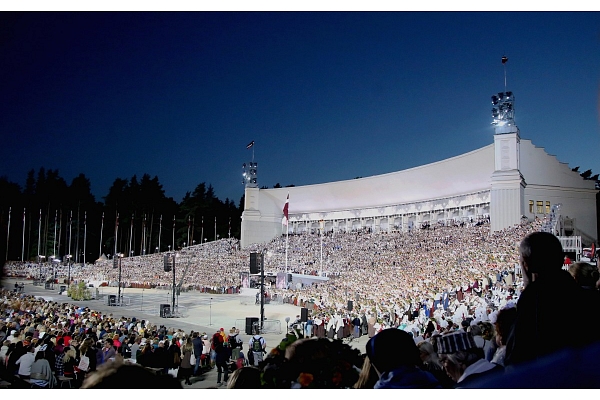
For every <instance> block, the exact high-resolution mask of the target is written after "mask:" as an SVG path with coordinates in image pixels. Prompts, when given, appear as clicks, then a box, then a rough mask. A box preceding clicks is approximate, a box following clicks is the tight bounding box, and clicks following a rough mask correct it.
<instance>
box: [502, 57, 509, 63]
mask: <svg viewBox="0 0 600 400" xmlns="http://www.w3.org/2000/svg"><path fill="white" fill-rule="evenodd" d="M507 61H508V57H506V56H502V64H506V62H507Z"/></svg>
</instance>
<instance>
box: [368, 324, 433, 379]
mask: <svg viewBox="0 0 600 400" xmlns="http://www.w3.org/2000/svg"><path fill="white" fill-rule="evenodd" d="M366 349H367V356H368V357H369V360H370V361H371V365H372V366H373V367H374V368H375V371H376V372H377V375H379V380H378V381H377V382H376V383H375V386H374V387H373V388H374V389H441V388H442V386H441V385H440V383H439V381H438V380H437V379H436V378H435V377H434V376H433V375H432V374H431V373H429V372H426V371H423V370H422V369H420V368H419V367H418V366H419V365H421V358H420V356H419V349H418V348H417V345H416V344H415V341H414V340H413V338H412V336H411V335H410V334H409V333H408V332H405V331H403V330H400V329H394V328H390V329H384V330H383V331H381V332H379V333H377V334H376V335H375V336H373V337H372V338H371V339H369V341H368V342H367V346H366Z"/></svg>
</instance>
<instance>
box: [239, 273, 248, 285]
mask: <svg viewBox="0 0 600 400" xmlns="http://www.w3.org/2000/svg"><path fill="white" fill-rule="evenodd" d="M240 280H241V281H242V287H243V288H249V287H250V273H249V272H240Z"/></svg>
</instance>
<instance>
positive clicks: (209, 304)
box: [208, 297, 213, 326]
mask: <svg viewBox="0 0 600 400" xmlns="http://www.w3.org/2000/svg"><path fill="white" fill-rule="evenodd" d="M212 299H213V298H212V297H211V298H210V303H208V308H209V318H210V319H209V320H208V321H209V322H208V326H212Z"/></svg>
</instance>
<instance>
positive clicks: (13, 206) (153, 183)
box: [0, 168, 244, 263]
mask: <svg viewBox="0 0 600 400" xmlns="http://www.w3.org/2000/svg"><path fill="white" fill-rule="evenodd" d="M243 206H244V197H243V196H242V198H241V199H240V201H239V204H238V205H237V206H236V204H235V203H234V201H233V200H230V199H228V198H227V199H225V200H224V201H223V200H220V199H219V198H218V197H217V196H216V195H215V193H214V189H213V187H212V185H210V184H209V185H207V184H206V183H204V182H203V183H200V184H198V185H197V186H196V188H195V189H194V190H193V191H192V192H187V193H186V195H185V196H184V198H183V200H182V201H181V202H180V203H178V202H176V201H175V200H173V198H172V197H167V196H165V191H164V189H163V186H162V184H161V183H160V181H159V179H158V177H156V176H155V177H154V178H151V177H150V175H148V174H144V175H143V176H142V177H141V179H140V178H138V177H137V176H136V175H133V176H132V177H131V178H129V179H122V178H117V179H115V180H114V182H113V184H112V186H111V187H110V188H109V190H108V193H107V194H106V196H104V197H102V199H101V201H98V200H97V199H96V198H95V197H94V195H93V194H92V192H91V184H90V180H89V179H88V178H86V176H85V175H84V174H79V175H78V176H77V177H75V178H74V179H73V180H72V181H71V183H70V184H68V183H67V182H66V181H65V179H64V178H62V177H61V176H60V174H59V172H58V170H51V169H49V170H46V169H45V168H40V170H39V171H38V172H37V174H36V172H35V171H34V170H30V171H29V172H28V174H27V179H26V181H25V187H24V188H21V186H20V185H18V184H16V183H14V182H11V181H9V180H8V179H7V178H6V177H0V229H1V233H0V260H9V261H20V260H22V259H24V260H26V261H27V260H29V261H35V260H38V255H41V256H43V258H42V260H44V261H48V260H49V259H50V258H51V257H53V256H55V257H57V258H60V259H62V260H63V261H64V260H65V258H66V256H67V255H71V257H72V260H73V262H74V263H83V262H84V261H85V262H86V263H90V262H94V261H96V260H97V259H98V258H99V257H100V256H101V255H105V256H108V257H110V256H112V255H114V254H115V253H121V254H123V255H124V256H128V255H130V256H131V255H132V256H138V255H142V254H152V253H156V252H164V251H169V250H173V249H174V248H175V249H180V248H182V247H184V246H189V245H194V244H199V243H200V242H203V241H204V242H207V241H213V240H216V239H218V238H221V239H222V238H227V237H234V238H238V239H239V237H240V230H241V215H242V211H243ZM215 224H216V226H215ZM215 228H216V229H215Z"/></svg>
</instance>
